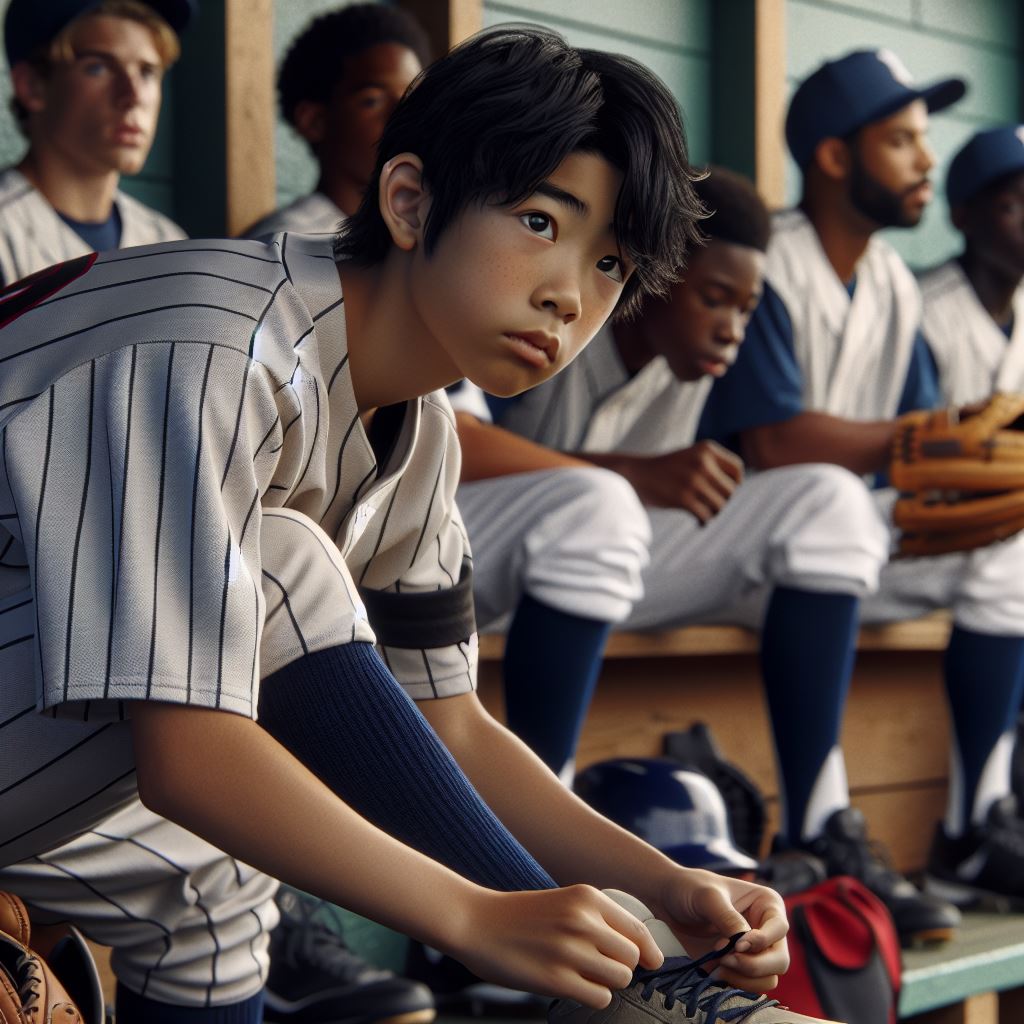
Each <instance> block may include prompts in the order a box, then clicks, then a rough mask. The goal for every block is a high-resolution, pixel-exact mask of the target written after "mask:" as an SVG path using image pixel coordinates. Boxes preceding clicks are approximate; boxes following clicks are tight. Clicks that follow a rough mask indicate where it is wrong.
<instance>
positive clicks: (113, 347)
mask: <svg viewBox="0 0 1024 1024" xmlns="http://www.w3.org/2000/svg"><path fill="white" fill-rule="evenodd" d="M4 321H8V323H7V326H5V327H4V329H3V330H2V331H0V430H2V432H3V434H2V441H3V447H2V464H0V551H2V567H0V680H2V685H0V728H2V730H3V731H2V733H0V743H2V744H3V745H4V747H5V750H8V751H17V752H18V754H19V756H18V757H10V758H5V760H4V763H3V764H2V765H0V863H3V862H5V861H6V862H9V861H10V859H21V857H24V856H25V855H26V851H27V850H30V849H31V848H33V847H34V848H35V849H37V850H38V849H41V848H46V847H47V846H50V845H53V844H54V843H55V842H56V841H58V840H62V839H64V838H67V837H69V836H70V835H73V834H75V833H76V830H80V829H81V828H82V827H83V825H84V824H85V823H87V822H89V821H96V820H97V819H98V818H99V817H100V816H101V815H102V814H104V813H107V812H109V810H110V809H111V808H112V807H113V806H116V805H117V803H118V801H123V800H124V799H125V797H126V795H130V794H129V791H130V789H131V785H132V777H131V770H132V764H131V754H130V744H128V743H127V736H126V730H125V729H124V727H123V724H122V723H121V722H120V718H121V716H122V715H123V711H124V705H123V703H122V702H124V701H129V700H138V699H154V700H164V701H173V702H179V703H191V704H196V705H200V706H204V707H217V708H222V709H225V710H228V711H234V712H237V713H241V714H245V715H254V714H255V710H256V701H257V693H258V685H259V680H260V679H261V678H263V677H265V676H266V675H268V674H270V673H272V672H273V671H275V670H276V669H278V668H280V667H282V666H283V665H285V664H287V663H289V662H290V661H292V660H294V659H295V658H297V657H299V656H301V655H302V654H303V653H305V652H309V651H315V650H318V649H322V648H324V647H328V646H331V645H335V644H339V643H347V642H350V641H353V640H368V641H372V640H373V639H374V632H373V631H372V630H371V627H370V625H369V622H368V621H367V611H366V605H370V607H371V614H372V615H373V616H374V626H375V628H376V631H377V639H378V640H379V641H380V646H381V649H382V652H383V655H384V657H385V659H386V661H387V662H388V664H389V665H390V667H391V669H392V671H393V672H394V673H395V675H396V677H397V678H398V679H399V681H400V682H401V683H402V684H403V685H404V686H405V687H406V689H407V691H408V692H409V693H410V695H411V696H413V697H414V698H425V697H432V696H443V695H448V694H454V693H460V692H464V691H467V690H470V689H472V687H473V686H474V684H475V654H476V652H475V635H473V633H472V626H469V627H468V628H467V629H466V630H465V631H464V632H463V633H462V635H461V636H459V637H458V638H457V639H456V638H455V637H454V636H453V634H452V629H453V627H452V625H451V618H452V612H451V607H447V608H444V607H441V605H443V600H442V601H441V602H440V604H438V603H437V602H435V603H434V604H433V605H431V607H438V608H439V610H438V612H437V621H435V620H434V619H432V618H431V615H432V614H433V612H431V611H430V610H429V609H427V610H424V609H423V608H422V605H423V604H424V601H423V596H424V595H432V596H436V597H438V598H441V599H443V598H444V597H445V596H446V595H450V594H454V593H456V592H458V591H460V590H462V589H465V588H464V587H462V586H457V584H459V581H460V574H462V573H463V572H464V569H465V564H466V563H467V562H468V545H467V544H466V542H465V535H464V531H463V529H462V526H461V523H460V521H459V519H458V515H457V512H456V510H455V507H454V502H453V494H454V490H455V486H456V483H457V480H458V472H459V458H458V446H457V443H456V441H455V432H454V422H453V416H452V413H451V408H450V406H449V405H448V402H447V399H446V398H445V397H444V395H443V394H433V395H428V396H426V397H425V398H422V399H418V400H414V401H410V402H408V403H407V404H406V405H405V407H404V409H403V410H402V415H401V418H400V422H399V425H398V426H397V428H396V430H395V431H394V433H393V437H392V440H391V444H390V449H389V450H388V451H387V453H386V454H384V455H383V456H382V458H381V461H380V464H379V465H378V461H377V459H376V458H375V455H374V450H373V448H372V447H371V445H370V442H369V440H368V438H367V435H366V434H365V433H364V431H363V427H362V423H361V421H360V418H359V415H358V409H357V406H356V402H355V398H354V395H353V392H352V387H351V380H350V375H349V368H348V355H347V348H346V334H345V317H344V306H343V299H342V295H341V290H340V284H339V281H338V275H337V270H336V267H335V264H334V260H333V256H332V252H331V242H330V240H329V239H327V238H320V239H310V238H303V237H301V236H294V235H282V236H279V237H277V238H276V239H275V240H273V242H271V243H268V244H260V243H255V242H222V241H203V242H181V243H171V244H165V245H159V246H150V247H145V248H140V249H134V250H131V251H129V252H125V251H121V252H117V253H108V254H105V255H102V256H100V257H98V258H97V257H94V256H86V257H82V258H81V259H80V260H78V261H73V262H72V263H71V264H65V265H63V266H62V267H59V268H56V269H54V270H49V271H45V272H42V273H41V274H40V275H38V276H37V277H36V278H35V279H30V281H29V282H28V283H26V285H25V287H23V288H22V289H21V290H20V291H15V292H14V293H13V294H8V295H7V296H6V297H5V299H4V302H3V305H0V323H3V322H4ZM410 600H411V601H412V602H413V604H414V605H416V606H417V610H416V612H415V613H412V614H409V613H408V607H409V606H408V603H407V602H408V601H410ZM364 602H365V604H364ZM427 603H428V604H430V603H431V602H430V601H428V602H427ZM459 625H465V622H464V620H463V621H461V622H460V623H459ZM37 711H45V712H49V713H50V714H52V715H53V716H58V717H62V718H66V719H73V720H75V721H63V722H54V721H52V720H51V719H50V718H49V717H44V716H41V715H39V714H36V713H35V712H37ZM47 819H49V820H47ZM33 823H35V824H36V825H38V826H39V827H38V828H36V829H35V830H33V829H32V828H29V826H30V825H32V824H33ZM14 836H20V839H18V840H17V841H12V837H14ZM41 844H42V845H41Z"/></svg>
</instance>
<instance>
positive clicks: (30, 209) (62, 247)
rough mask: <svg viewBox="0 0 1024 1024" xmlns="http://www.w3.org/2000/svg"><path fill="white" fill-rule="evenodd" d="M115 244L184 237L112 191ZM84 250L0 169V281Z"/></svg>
mask: <svg viewBox="0 0 1024 1024" xmlns="http://www.w3.org/2000/svg"><path fill="white" fill-rule="evenodd" d="M114 202H115V203H116V204H117V210H118V213H119V214H120V215H121V243H120V244H121V248H127V247H128V246H133V245H151V244H153V243H154V242H170V241H173V240H175V239H178V238H184V237H185V232H184V231H182V230H181V228H179V227H178V225H177V224H175V223H174V221H172V220H169V219H168V218H167V217H165V216H164V215H163V214H161V213H157V212H156V210H151V209H150V208H149V207H148V206H144V205H143V204H142V203H140V202H139V201H138V200H136V199H132V197H131V196H129V195H126V194H125V193H124V192H122V191H120V190H118V191H117V192H116V193H115V194H114ZM89 251H90V248H89V246H88V245H87V244H86V243H85V242H84V241H83V240H82V239H81V238H80V237H79V236H78V235H77V234H76V233H75V231H74V230H73V229H72V228H70V227H69V226H68V225H67V224H65V223H64V221H62V220H61V219H60V217H59V216H58V214H57V211H56V210H54V208H53V207H52V206H51V205H50V204H49V202H47V200H46V199H45V198H44V196H43V194H42V193H41V192H39V191H37V190H36V189H35V187H34V186H33V185H32V184H31V183H30V182H29V181H28V180H27V179H26V178H25V176H24V175H23V174H22V173H21V172H20V171H17V170H15V169H14V168H13V167H10V168H8V169H7V170H6V171H3V172H2V173H0V284H4V283H7V284H10V283H11V282H12V281H17V280H18V279H19V278H22V277H27V276H28V275H29V274H34V273H35V272H36V271H37V270H40V269H41V268H42V267H48V266H50V265H51V264H53V263H62V262H63V261H64V260H69V259H73V258H74V257H75V256H81V255H83V254H85V253H87V252H89Z"/></svg>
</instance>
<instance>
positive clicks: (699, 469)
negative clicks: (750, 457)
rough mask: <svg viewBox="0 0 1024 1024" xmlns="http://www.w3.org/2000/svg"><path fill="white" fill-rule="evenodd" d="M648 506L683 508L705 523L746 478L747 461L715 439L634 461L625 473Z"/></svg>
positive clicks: (720, 508)
mask: <svg viewBox="0 0 1024 1024" xmlns="http://www.w3.org/2000/svg"><path fill="white" fill-rule="evenodd" d="M624 475H625V476H626V478H627V479H628V480H629V482H630V483H631V484H632V485H633V488H634V490H636V492H637V494H638V495H639V497H640V500H641V501H642V502H643V503H644V504H645V505H655V506H660V507H663V508H681V509H684V510H685V511H687V512H690V513H691V514H692V515H694V516H696V518H697V520H698V521H699V522H700V523H701V524H704V523H707V522H709V521H710V520H711V519H712V518H713V517H714V516H715V515H717V514H718V513H719V512H720V511H721V510H722V508H723V507H724V506H725V503H726V502H727V501H728V500H729V498H730V497H731V496H732V492H733V491H734V490H736V488H737V486H739V484H740V483H741V482H742V481H743V462H742V460H741V459H740V458H739V457H738V456H737V455H734V454H733V453H732V452H730V451H729V450H728V449H726V448H723V447H722V446H721V445H720V444H717V443H716V442H714V441H698V442H697V444H695V445H692V446H691V447H689V448H681V449H679V450H678V451H674V452H667V453H666V454H664V455H652V456H645V457H643V458H636V459H631V460H630V465H629V467H628V470H627V471H626V472H625V473H624Z"/></svg>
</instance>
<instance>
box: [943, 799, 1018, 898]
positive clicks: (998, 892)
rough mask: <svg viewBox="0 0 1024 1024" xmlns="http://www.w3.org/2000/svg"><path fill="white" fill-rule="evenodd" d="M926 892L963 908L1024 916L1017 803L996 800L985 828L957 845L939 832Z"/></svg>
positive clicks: (974, 830) (980, 827) (968, 834)
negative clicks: (1011, 912)
mask: <svg viewBox="0 0 1024 1024" xmlns="http://www.w3.org/2000/svg"><path fill="white" fill-rule="evenodd" d="M925 891H926V892H929V893H932V894H934V895H935V896H938V897H940V898H942V899H945V900H949V901H950V903H955V904H956V905H957V906H959V907H965V908H966V907H977V908H985V909H992V910H999V911H1003V912H1005V911H1008V910H1015V911H1024V818H1021V816H1020V811H1019V807H1018V804H1017V801H1016V799H1015V798H1014V797H1012V796H1005V797H1003V798H1002V800H997V801H996V802H995V803H994V804H993V805H992V806H991V807H990V808H989V812H988V817H987V819H986V821H985V824H984V825H977V826H975V827H973V828H971V829H969V830H968V831H967V832H966V833H965V834H964V835H963V836H962V837H960V838H958V839H951V838H950V837H949V836H947V835H946V832H945V829H943V827H942V826H941V825H939V826H938V827H937V828H936V830H935V838H934V839H933V840H932V848H931V852H930V853H929V855H928V867H927V869H926V871H925Z"/></svg>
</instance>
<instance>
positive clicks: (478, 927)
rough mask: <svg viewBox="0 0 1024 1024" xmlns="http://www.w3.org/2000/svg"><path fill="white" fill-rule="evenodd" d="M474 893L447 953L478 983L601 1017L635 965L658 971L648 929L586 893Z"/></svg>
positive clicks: (584, 889) (593, 892) (585, 888)
mask: <svg viewBox="0 0 1024 1024" xmlns="http://www.w3.org/2000/svg"><path fill="white" fill-rule="evenodd" d="M481 893H482V895H481V896H480V897H479V898H477V899H475V900H474V901H473V903H472V905H471V908H470V911H469V916H468V920H466V922H465V932H464V936H465V937H464V939H463V940H462V941H460V942H459V943H458V949H452V950H451V952H452V955H454V956H456V957H457V958H458V959H459V960H460V961H461V962H462V963H464V964H465V965H466V966H467V967H468V968H469V969H470V970H471V971H473V972H474V973H476V974H478V975H480V976H481V977H482V978H486V979H488V980H491V981H495V982H498V983H500V984H504V985H510V986H512V987H513V988H519V989H526V990H528V991H530V992H537V993H539V994H541V995H550V996H557V997H563V998H568V999H575V1000H576V1001H577V1002H579V1003H582V1004H583V1005H584V1006H589V1007H592V1008H593V1009H601V1008H602V1007H605V1006H607V1005H608V1003H609V1002H610V1001H611V992H612V990H618V989H622V988H625V987H626V986H627V985H629V983H630V982H631V981H632V978H633V970H634V968H635V967H636V966H637V964H638V963H639V964H641V965H642V966H643V967H646V968H654V967H659V966H661V963H662V960H663V957H662V955H661V951H660V950H659V949H658V946H657V944H656V943H655V941H654V939H653V938H652V937H651V934H650V932H649V931H648V930H647V928H646V927H645V926H644V925H643V924H642V923H641V922H640V921H638V920H637V919H636V918H635V917H633V915H632V914H630V913H628V912H627V911H625V910H623V909H622V908H621V907H619V906H618V905H617V904H616V903H615V902H614V901H613V900H611V899H609V898H608V897H607V896H605V895H604V893H602V892H599V891H598V890H597V889H594V888H591V887H590V886H589V885H572V886H568V887H566V888H562V889H546V890H539V891H535V892H511V893H499V892H493V891H491V890H481Z"/></svg>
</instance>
